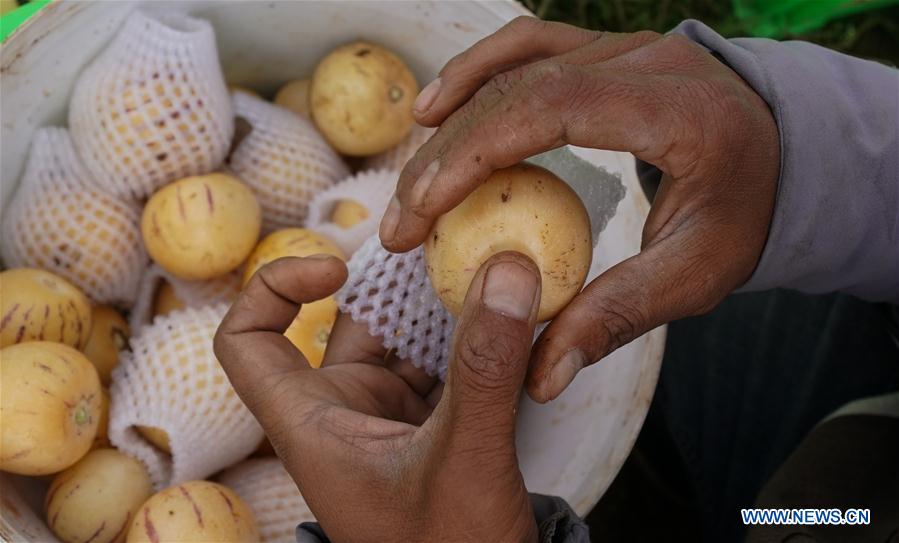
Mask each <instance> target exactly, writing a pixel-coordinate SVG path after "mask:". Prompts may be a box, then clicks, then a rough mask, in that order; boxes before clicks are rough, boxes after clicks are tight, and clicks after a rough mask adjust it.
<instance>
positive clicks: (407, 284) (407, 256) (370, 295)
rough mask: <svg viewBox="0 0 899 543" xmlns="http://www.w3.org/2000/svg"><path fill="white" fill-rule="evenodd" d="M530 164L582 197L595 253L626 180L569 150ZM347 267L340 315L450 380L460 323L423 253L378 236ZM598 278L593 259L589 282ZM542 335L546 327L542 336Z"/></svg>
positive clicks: (340, 293)
mask: <svg viewBox="0 0 899 543" xmlns="http://www.w3.org/2000/svg"><path fill="white" fill-rule="evenodd" d="M528 162H532V163H534V164H536V165H538V166H542V167H544V168H546V169H548V170H550V171H551V172H553V173H554V174H556V175H557V176H559V177H560V178H561V179H563V180H564V181H565V182H566V183H568V185H569V186H571V188H572V189H573V190H574V191H575V192H576V193H577V194H578V196H579V197H580V198H581V200H582V201H583V202H584V205H585V207H586V209H587V214H588V215H589V217H590V230H591V236H592V239H593V245H594V250H596V242H597V240H598V239H599V234H600V233H601V232H602V230H603V229H604V228H605V226H606V225H607V224H608V222H609V221H610V220H611V219H612V217H613V216H614V215H615V211H616V209H617V207H618V203H619V202H620V201H621V200H622V199H623V198H624V195H625V188H624V185H623V184H622V182H621V175H620V174H617V173H610V172H608V171H606V170H605V169H604V168H601V167H597V166H594V165H592V164H590V163H589V162H587V161H585V160H583V159H581V158H580V157H578V156H577V155H575V154H574V153H572V152H571V151H570V150H568V149H567V148H562V149H557V150H554V151H550V152H547V153H543V154H541V155H537V156H535V157H532V158H531V159H529V160H528ZM347 268H348V270H349V277H348V278H347V281H346V283H345V284H344V286H343V287H342V288H341V289H340V290H339V291H338V292H337V302H338V304H339V307H340V310H341V311H342V312H344V313H348V314H350V316H351V317H352V318H353V320H354V321H357V322H362V323H365V324H367V326H368V331H369V334H371V335H372V336H375V337H378V336H380V337H381V338H383V339H382V344H383V345H384V346H385V347H386V348H388V349H394V350H395V351H396V354H397V356H399V357H400V358H403V359H408V360H409V361H410V362H411V363H412V364H413V365H414V366H415V367H418V368H421V369H422V370H424V371H425V372H426V373H427V374H428V375H431V376H435V375H436V376H437V377H439V378H440V379H441V380H443V379H445V378H446V371H447V365H448V363H449V350H450V344H451V342H452V337H453V331H454V328H455V320H454V319H453V317H452V315H451V314H450V313H449V312H448V311H447V310H446V308H445V307H444V306H443V304H442V303H441V302H440V299H439V298H438V297H437V294H436V293H435V292H434V288H433V287H432V286H431V281H430V278H429V277H428V274H427V271H426V266H425V260H424V249H423V248H422V247H418V248H416V249H413V250H412V251H409V252H408V253H402V254H393V253H390V252H388V251H387V250H386V249H384V248H383V247H382V246H381V242H380V240H379V239H378V236H377V235H374V236H372V237H371V238H369V239H368V240H367V241H366V242H365V243H364V244H363V245H362V247H360V248H359V250H358V251H356V253H355V254H353V256H352V258H351V259H350V261H349V262H348V263H347ZM598 273H599V270H598V269H596V260H595V259H594V263H593V266H592V267H591V269H590V272H589V273H588V275H587V281H588V282H589V281H590V280H592V279H593V278H594V277H596V275H597V274H598ZM544 326H545V325H544ZM541 330H542V326H541V327H538V329H537V332H538V333H539V332H540V331H541Z"/></svg>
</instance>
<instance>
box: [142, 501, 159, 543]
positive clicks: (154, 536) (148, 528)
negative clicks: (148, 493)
mask: <svg viewBox="0 0 899 543" xmlns="http://www.w3.org/2000/svg"><path fill="white" fill-rule="evenodd" d="M144 532H146V533H147V537H149V538H150V541H151V542H152V543H159V534H158V533H157V532H156V526H153V521H151V520H150V510H149V509H144Z"/></svg>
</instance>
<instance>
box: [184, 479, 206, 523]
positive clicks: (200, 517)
mask: <svg viewBox="0 0 899 543" xmlns="http://www.w3.org/2000/svg"><path fill="white" fill-rule="evenodd" d="M178 490H180V491H181V494H182V495H183V496H184V497H185V498H186V499H187V501H189V502H190V504H191V505H192V506H193V508H194V514H195V515H197V523H199V525H200V527H201V528H202V527H203V513H202V511H200V508H199V507H197V502H195V501H194V499H193V497H192V496H191V495H190V492H188V491H187V489H186V488H184V487H183V486H179V487H178Z"/></svg>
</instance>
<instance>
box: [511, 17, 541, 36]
mask: <svg viewBox="0 0 899 543" xmlns="http://www.w3.org/2000/svg"><path fill="white" fill-rule="evenodd" d="M541 23H543V21H541V20H540V19H537V18H536V17H532V16H530V15H519V16H518V17H515V18H514V19H512V20H511V21H509V23H508V24H507V25H506V27H505V28H506V29H507V30H509V31H511V32H512V33H515V34H530V33H532V32H534V31H535V30H538V29H539V28H540V24H541Z"/></svg>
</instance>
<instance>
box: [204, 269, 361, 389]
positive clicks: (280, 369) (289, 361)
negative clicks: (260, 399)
mask: <svg viewBox="0 0 899 543" xmlns="http://www.w3.org/2000/svg"><path fill="white" fill-rule="evenodd" d="M346 277H347V270H346V265H344V263H343V261H342V260H340V259H339V258H336V257H333V256H329V255H315V256H312V257H306V258H299V257H286V258H280V259H278V260H275V261H273V262H270V263H268V264H266V265H265V266H263V267H262V268H260V269H259V271H257V272H256V273H255V274H254V275H253V277H252V278H251V279H250V282H249V283H247V286H246V288H244V290H243V291H242V292H241V293H240V295H239V296H238V298H237V300H236V301H235V302H234V305H232V306H231V309H230V310H229V311H228V313H227V314H226V315H225V318H224V319H223V320H222V323H221V324H220V325H219V328H218V330H217V331H216V334H215V340H214V342H213V348H214V350H215V355H216V358H218V360H219V363H221V365H222V368H223V369H224V370H225V373H226V374H227V375H228V379H229V380H230V381H231V384H232V385H233V386H234V389H235V390H236V391H237V393H238V394H239V395H240V397H241V398H242V399H243V400H244V402H245V403H247V404H248V405H251V404H253V403H254V402H255V399H256V398H255V396H256V395H257V392H256V391H257V390H264V388H260V385H261V384H263V383H265V382H267V381H268V379H270V378H271V377H272V376H277V375H279V374H282V373H284V372H287V371H296V370H298V369H303V368H308V367H309V363H308V362H307V361H306V359H305V357H303V355H302V353H300V351H299V350H297V348H296V347H294V346H293V344H292V343H291V342H290V340H289V339H287V338H286V337H285V336H284V331H285V330H287V327H288V326H290V323H291V322H293V319H294V318H295V317H296V316H297V313H298V312H299V310H300V306H301V304H303V303H308V302H314V301H316V300H319V299H321V298H324V297H326V296H329V295H330V294H333V293H334V292H335V291H336V290H337V289H338V288H340V286H341V285H342V284H343V283H344V282H345V281H346Z"/></svg>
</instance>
